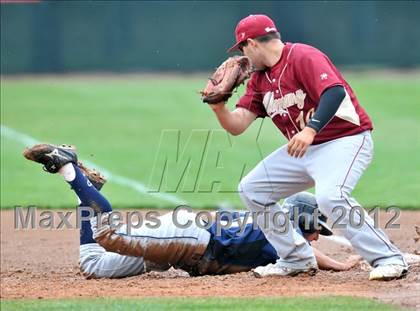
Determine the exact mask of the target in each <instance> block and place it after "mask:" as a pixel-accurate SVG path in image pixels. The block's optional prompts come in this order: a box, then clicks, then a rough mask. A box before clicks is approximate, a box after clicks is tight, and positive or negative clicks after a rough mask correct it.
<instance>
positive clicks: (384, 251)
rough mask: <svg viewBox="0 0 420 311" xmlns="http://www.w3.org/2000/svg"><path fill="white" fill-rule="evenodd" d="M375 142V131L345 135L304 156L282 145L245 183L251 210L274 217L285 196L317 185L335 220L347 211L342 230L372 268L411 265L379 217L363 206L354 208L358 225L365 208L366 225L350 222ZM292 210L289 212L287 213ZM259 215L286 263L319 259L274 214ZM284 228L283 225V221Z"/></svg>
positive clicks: (241, 189)
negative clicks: (377, 221)
mask: <svg viewBox="0 0 420 311" xmlns="http://www.w3.org/2000/svg"><path fill="white" fill-rule="evenodd" d="M372 157H373V142H372V137H371V134H370V131H365V132H363V133H360V134H357V135H354V136H347V137H343V138H339V139H336V140H333V141H329V142H326V143H323V144H319V145H312V146H309V149H308V150H307V152H306V154H305V155H304V156H303V157H302V158H294V157H292V156H290V155H289V154H288V153H287V145H285V146H283V147H281V148H279V149H277V150H276V151H274V152H273V153H271V154H270V155H269V156H267V157H266V158H265V159H264V160H262V161H261V162H260V163H259V164H258V165H257V166H256V167H255V168H254V169H253V170H252V171H251V172H249V173H248V175H247V176H245V177H244V178H243V179H242V181H241V182H240V184H239V193H240V196H241V199H242V200H243V202H244V203H245V205H246V206H247V208H248V209H249V210H250V211H251V212H262V211H264V210H266V209H268V210H269V213H270V216H273V215H274V214H275V213H276V212H278V211H282V207H281V206H280V205H279V204H278V201H279V200H280V199H283V198H286V197H288V196H290V195H292V194H294V193H297V192H300V191H303V190H306V189H308V188H310V187H313V186H315V196H316V199H317V202H318V205H319V208H320V210H321V211H322V212H323V213H324V214H326V215H327V216H328V217H329V220H330V221H332V222H335V221H336V220H337V219H338V217H339V216H340V214H343V213H342V211H343V210H344V211H345V216H344V217H343V218H342V219H341V222H340V223H342V224H344V225H345V228H344V229H340V230H338V231H339V232H340V233H341V234H342V235H344V237H346V238H347V239H348V240H349V241H350V242H351V244H352V246H353V247H354V249H355V250H356V251H357V253H359V254H360V255H361V256H362V257H363V258H364V259H365V260H367V261H368V262H369V263H370V264H371V265H372V266H374V267H376V266H377V265H380V264H400V265H405V260H404V257H403V256H402V254H401V252H400V251H399V250H398V248H397V247H395V246H394V245H393V244H392V243H391V242H390V240H389V239H388V237H387V236H386V234H385V233H384V232H383V231H382V230H381V229H379V228H375V227H374V223H373V220H372V218H371V217H370V216H368V214H367V213H366V212H365V211H364V210H363V209H359V210H354V212H353V213H352V217H353V220H354V222H353V223H356V224H358V223H359V221H360V217H361V215H360V211H361V212H362V213H363V214H364V215H363V216H364V221H363V224H362V226H361V227H360V228H356V227H354V226H350V224H349V217H350V211H351V209H352V207H354V206H360V205H359V204H358V203H357V201H356V200H355V199H354V198H352V197H351V193H352V191H353V189H354V187H355V186H356V184H357V182H358V181H359V179H360V177H361V176H362V174H363V172H364V171H365V170H366V168H367V167H368V165H369V164H370V162H371V160H372ZM283 212H287V211H283ZM266 220H267V217H264V215H263V214H260V216H258V217H257V223H258V225H259V226H260V228H261V229H262V231H263V232H264V234H265V236H266V238H267V240H268V241H269V242H270V243H271V245H273V247H274V248H275V249H276V251H277V253H278V255H279V257H280V260H281V261H283V263H284V264H286V265H287V264H291V265H301V264H305V263H307V262H314V260H315V258H314V254H313V251H312V249H311V247H310V246H309V245H308V243H306V242H305V241H304V240H303V239H302V237H301V236H300V235H299V234H297V232H296V230H293V228H292V225H291V224H290V220H289V219H285V221H286V222H289V224H288V225H289V228H292V229H291V230H287V231H286V232H285V233H279V232H278V231H277V232H276V230H275V227H276V223H275V222H274V217H268V223H265V222H267V221H266ZM277 226H278V223H277Z"/></svg>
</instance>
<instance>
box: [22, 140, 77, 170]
mask: <svg viewBox="0 0 420 311" xmlns="http://www.w3.org/2000/svg"><path fill="white" fill-rule="evenodd" d="M23 156H24V157H25V158H27V159H28V160H31V161H35V162H38V163H41V164H44V170H45V171H47V172H49V173H57V172H58V170H59V169H60V168H62V167H63V166H64V165H65V164H67V163H74V164H77V154H76V147H74V146H71V145H51V144H39V145H35V146H33V147H32V148H28V149H25V150H24V151H23Z"/></svg>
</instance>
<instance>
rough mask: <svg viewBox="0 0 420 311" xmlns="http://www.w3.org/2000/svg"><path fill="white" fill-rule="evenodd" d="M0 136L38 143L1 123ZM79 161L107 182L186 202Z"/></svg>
mask: <svg viewBox="0 0 420 311" xmlns="http://www.w3.org/2000/svg"><path fill="white" fill-rule="evenodd" d="M1 136H2V137H5V138H8V139H10V140H13V141H16V142H19V143H21V144H22V145H24V146H26V147H29V146H32V145H35V144H39V143H40V141H39V140H37V139H35V138H33V137H31V136H29V135H27V134H24V133H21V132H18V131H16V130H14V129H12V128H10V127H7V126H5V125H3V124H2V125H1ZM81 161H83V163H85V164H86V165H88V166H90V167H95V168H96V169H97V170H98V171H100V172H101V173H102V174H103V175H104V176H106V177H107V179H108V180H109V182H112V183H115V184H117V185H120V186H124V187H127V188H131V189H133V190H134V191H136V192H138V193H141V194H145V195H150V196H153V197H155V198H157V199H159V200H162V201H166V202H169V203H175V204H178V205H179V204H187V202H185V201H183V200H181V199H180V198H178V197H176V196H174V195H171V194H167V193H160V192H153V191H152V190H150V189H148V188H147V187H146V186H145V185H144V184H142V183H141V182H138V181H136V180H134V179H131V178H127V177H124V176H120V175H116V174H114V173H111V172H110V171H108V170H107V169H105V168H103V167H100V166H99V165H97V164H96V163H93V162H91V161H89V160H83V159H81Z"/></svg>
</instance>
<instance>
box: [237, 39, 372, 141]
mask: <svg viewBox="0 0 420 311" xmlns="http://www.w3.org/2000/svg"><path fill="white" fill-rule="evenodd" d="M336 85H341V86H343V87H344V89H345V91H346V96H345V98H344V99H343V101H342V103H341V105H340V107H339V108H338V111H337V113H336V114H335V116H334V117H333V119H332V120H331V121H330V122H329V123H328V124H327V125H326V126H325V127H324V128H323V129H322V130H321V131H320V132H319V133H318V134H317V135H316V136H315V139H314V142H313V144H320V143H324V142H327V141H330V140H333V139H337V138H340V137H344V136H350V135H355V134H358V133H360V132H363V131H366V130H371V129H372V122H371V120H370V118H369V116H368V115H367V113H366V112H365V110H364V109H363V108H362V107H361V106H360V105H359V102H358V100H357V98H356V95H355V94H354V92H353V90H352V89H351V87H350V85H348V83H347V82H346V81H345V80H344V78H343V77H342V76H341V74H340V72H339V71H338V70H337V68H336V67H335V66H334V65H333V64H332V63H331V61H330V60H329V58H328V57H327V56H326V55H325V54H324V53H322V52H321V51H319V50H317V49H316V48H314V47H311V46H309V45H305V44H299V43H294V44H292V43H286V44H285V47H284V49H283V53H282V56H281V58H280V60H279V61H278V63H277V64H275V65H274V66H273V67H272V68H270V69H268V70H265V71H257V72H254V73H253V74H252V75H251V79H250V80H249V81H248V84H247V89H246V92H245V94H244V95H243V96H242V97H241V98H240V99H239V102H238V103H237V105H236V107H242V108H245V109H248V110H249V111H252V112H254V113H255V114H257V115H258V116H259V117H266V116H269V117H270V118H271V119H272V120H273V122H274V124H275V125H276V126H277V127H278V128H279V129H280V131H281V132H282V133H283V134H284V136H286V137H287V139H289V140H290V139H291V138H292V137H293V136H294V135H295V134H296V133H298V132H299V131H301V130H302V129H303V128H304V127H305V125H306V123H307V122H308V121H309V119H310V118H311V117H312V116H313V114H314V112H315V110H316V108H317V107H318V103H319V100H320V97H321V95H322V93H323V92H324V91H325V90H326V89H328V88H330V87H332V86H336Z"/></svg>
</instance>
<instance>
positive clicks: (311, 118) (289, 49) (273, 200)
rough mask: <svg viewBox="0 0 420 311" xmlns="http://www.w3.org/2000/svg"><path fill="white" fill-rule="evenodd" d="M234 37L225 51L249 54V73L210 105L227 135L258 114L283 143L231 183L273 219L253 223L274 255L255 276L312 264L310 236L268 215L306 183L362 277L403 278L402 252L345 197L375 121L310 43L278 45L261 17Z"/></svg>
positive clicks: (365, 156) (368, 149)
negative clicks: (227, 97) (237, 88)
mask: <svg viewBox="0 0 420 311" xmlns="http://www.w3.org/2000/svg"><path fill="white" fill-rule="evenodd" d="M235 35H236V43H235V45H234V46H233V47H232V48H231V49H230V50H229V51H234V50H239V51H240V52H242V54H243V55H245V56H247V57H249V59H250V60H251V62H252V64H253V66H254V67H255V69H256V71H255V72H254V73H252V75H251V77H250V80H249V81H248V84H247V87H246V91H245V94H244V95H243V96H242V97H241V98H240V99H239V101H238V103H237V104H236V109H235V110H233V111H231V110H229V109H228V108H227V106H226V105H225V102H221V103H217V104H212V105H210V107H211V108H212V110H213V111H214V113H215V114H216V116H217V118H218V120H219V122H220V124H221V125H222V126H223V128H225V129H226V130H227V131H228V132H229V133H231V134H232V135H239V134H241V133H242V132H244V131H245V130H246V129H247V128H248V126H249V125H250V124H251V123H252V122H253V121H254V120H255V119H257V118H264V117H269V118H271V120H272V121H273V123H274V124H275V126H276V127H277V128H278V129H279V130H280V132H281V133H283V135H284V136H285V137H286V138H287V139H288V141H289V142H288V143H287V145H285V146H283V147H280V148H279V149H277V150H275V151H274V152H273V153H271V154H270V155H268V156H267V157H266V158H265V159H264V160H262V161H261V162H260V163H259V164H258V165H257V166H256V167H255V168H254V169H253V170H251V171H250V172H249V173H248V174H247V176H245V177H244V178H243V180H242V181H241V182H240V184H239V193H240V196H241V198H242V200H243V202H244V203H245V205H246V206H247V207H248V209H250V210H251V211H253V212H261V211H269V214H270V215H271V216H273V217H264V216H263V215H264V214H263V213H261V217H259V218H258V220H257V222H258V225H259V226H260V228H261V229H262V231H263V232H264V234H265V236H266V238H267V240H269V242H270V243H271V245H273V247H274V248H275V249H276V251H277V253H278V255H279V257H280V259H279V260H278V261H277V262H276V263H275V264H270V265H268V266H261V267H258V268H256V269H255V270H254V273H255V275H256V276H260V277H263V276H268V275H280V276H284V275H294V274H297V273H301V272H313V271H314V270H316V269H317V268H318V267H317V264H316V260H315V257H314V254H313V251H312V249H311V247H309V245H308V243H307V242H305V240H304V239H302V238H301V237H300V236H299V234H297V233H296V232H295V230H288V231H287V232H279V231H278V230H276V224H275V221H274V220H275V217H274V216H275V214H276V212H278V211H281V206H280V205H279V204H278V201H279V200H280V199H282V198H285V197H288V196H290V195H292V194H294V193H297V192H299V191H303V190H305V189H308V188H310V187H313V186H314V187H315V195H316V200H317V202H318V204H319V207H320V209H321V210H322V211H323V212H324V213H325V214H327V215H328V217H329V218H330V219H331V220H332V221H333V222H334V221H336V220H337V219H340V226H339V228H338V231H340V232H341V233H342V234H343V235H344V236H345V237H346V238H347V239H348V240H349V241H350V242H351V244H352V245H353V247H354V248H355V249H356V251H357V252H358V253H359V254H360V255H361V256H362V257H364V259H366V260H367V261H368V262H369V263H370V264H371V265H372V266H373V267H374V269H373V270H372V272H371V273H370V277H369V278H370V279H371V280H383V279H393V278H399V277H402V276H404V275H405V274H406V273H407V271H408V266H407V264H406V261H405V259H404V257H403V256H402V254H401V252H400V251H399V250H398V248H397V247H396V246H395V245H393V244H392V243H391V242H390V240H389V239H388V237H387V236H386V234H385V233H384V232H383V231H382V230H380V229H378V228H375V226H374V223H373V221H372V219H371V218H370V217H369V216H368V214H367V213H366V212H365V211H364V210H363V209H362V208H361V207H360V205H359V204H358V202H357V201H356V200H355V199H354V198H352V197H351V192H352V190H353V189H354V187H355V186H356V184H357V182H358V180H359V179H360V177H361V176H362V174H363V172H364V171H365V169H366V168H367V167H368V165H369V163H370V162H371V160H372V156H373V142H372V138H371V131H372V129H373V126H372V122H371V120H370V118H369V116H368V115H367V113H366V112H365V110H364V109H363V108H362V107H361V106H360V104H359V102H358V100H357V97H356V95H355V94H354V92H353V90H352V89H351V87H350V85H349V84H348V83H347V82H346V81H345V80H344V78H343V76H342V75H341V74H340V72H339V71H338V70H337V68H336V67H335V66H334V65H333V64H332V62H331V61H330V59H329V58H328V57H327V56H326V55H325V54H323V53H322V52H321V51H319V50H318V49H316V48H314V47H312V46H309V45H305V44H299V43H283V42H282V41H281V37H280V34H279V32H278V30H277V27H276V25H275V24H274V22H273V21H272V20H271V19H270V18H269V17H268V16H265V15H250V16H248V17H246V18H244V19H242V20H241V21H240V22H239V23H238V25H237V27H236V30H235ZM267 218H268V221H267ZM284 221H286V222H288V221H289V220H288V219H284ZM288 227H289V228H292V226H288ZM336 227H337V226H336Z"/></svg>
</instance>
